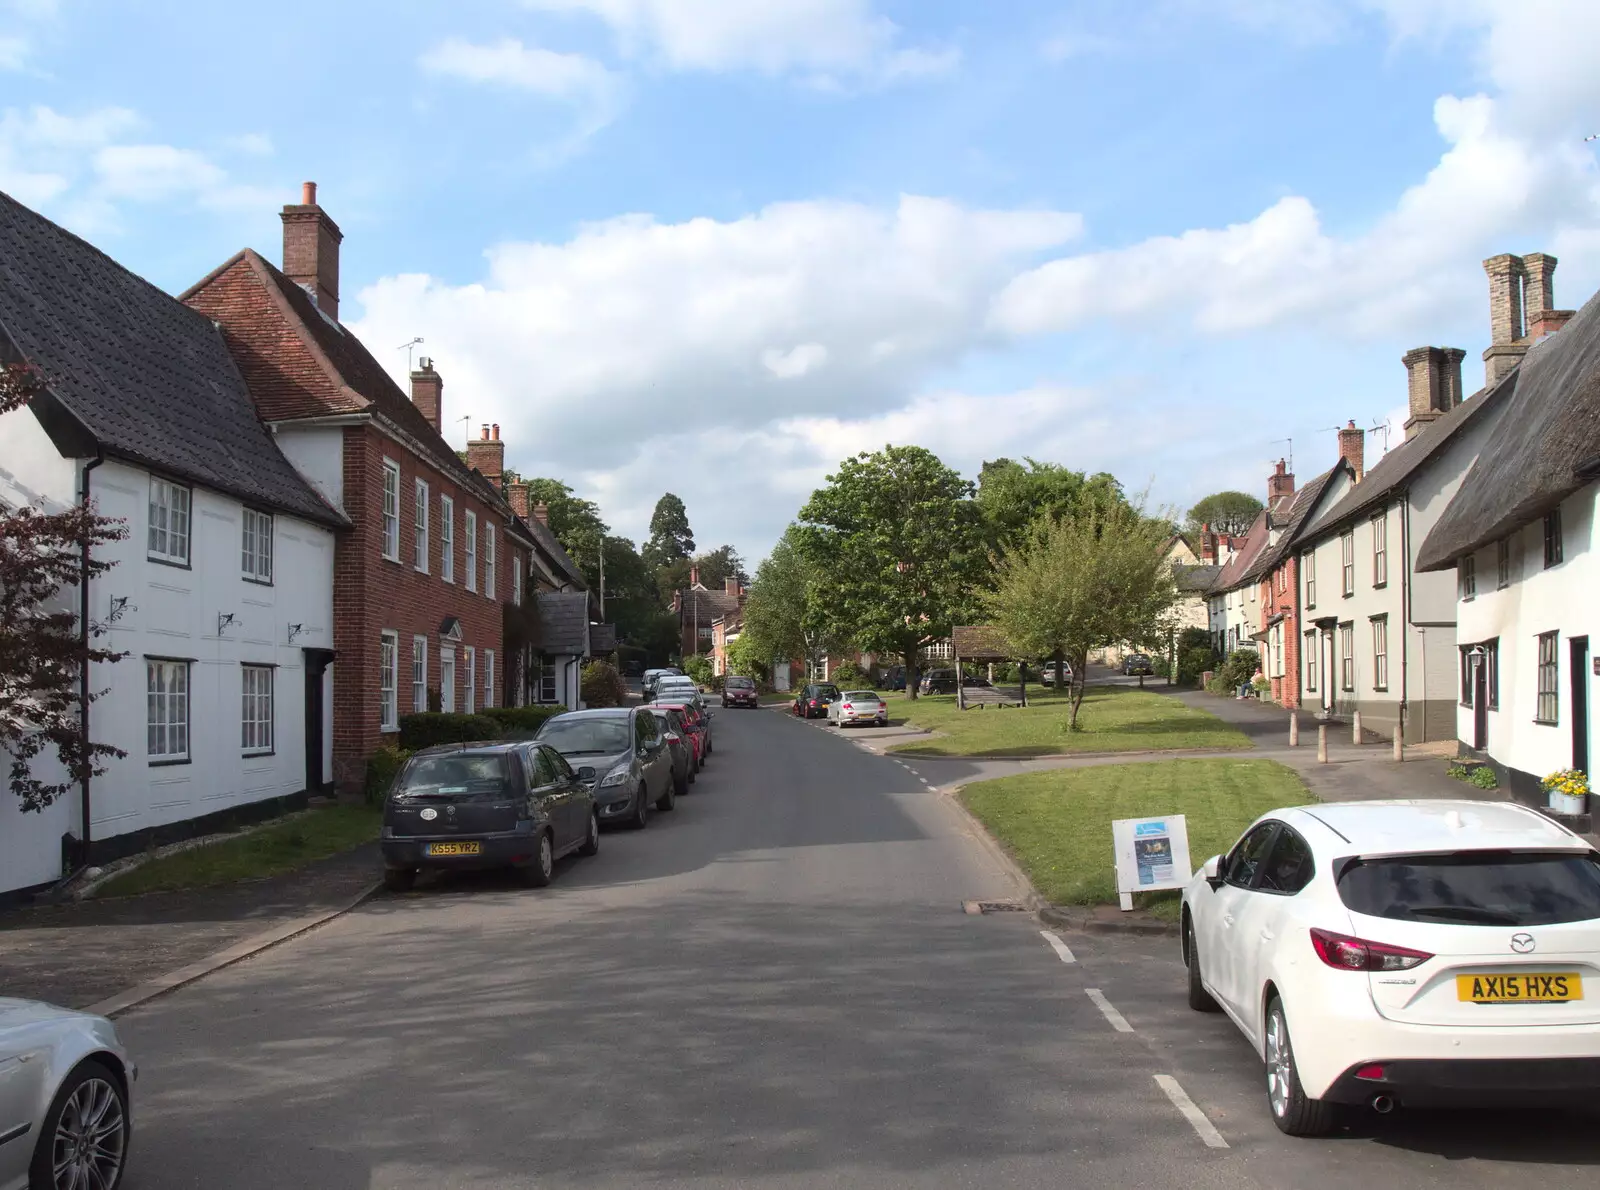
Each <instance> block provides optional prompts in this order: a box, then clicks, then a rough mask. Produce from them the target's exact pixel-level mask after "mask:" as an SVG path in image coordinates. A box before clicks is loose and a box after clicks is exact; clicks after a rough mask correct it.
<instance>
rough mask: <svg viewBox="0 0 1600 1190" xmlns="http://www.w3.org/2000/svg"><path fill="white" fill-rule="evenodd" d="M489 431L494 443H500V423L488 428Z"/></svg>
mask: <svg viewBox="0 0 1600 1190" xmlns="http://www.w3.org/2000/svg"><path fill="white" fill-rule="evenodd" d="M489 430H490V433H491V434H492V435H493V437H494V440H495V441H496V442H499V441H500V423H499V422H495V423H494V425H492V426H490V427H489Z"/></svg>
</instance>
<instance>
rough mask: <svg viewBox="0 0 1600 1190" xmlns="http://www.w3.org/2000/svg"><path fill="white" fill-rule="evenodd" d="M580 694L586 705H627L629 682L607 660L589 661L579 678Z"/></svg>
mask: <svg viewBox="0 0 1600 1190" xmlns="http://www.w3.org/2000/svg"><path fill="white" fill-rule="evenodd" d="M578 695H579V697H580V698H582V699H583V705H584V706H586V707H625V706H627V705H628V684H627V683H626V682H624V681H623V680H622V675H621V674H619V673H618V672H617V671H616V669H615V667H613V666H612V665H611V664H610V663H609V662H606V661H588V662H585V663H584V666H583V672H582V674H581V675H580V677H579V679H578Z"/></svg>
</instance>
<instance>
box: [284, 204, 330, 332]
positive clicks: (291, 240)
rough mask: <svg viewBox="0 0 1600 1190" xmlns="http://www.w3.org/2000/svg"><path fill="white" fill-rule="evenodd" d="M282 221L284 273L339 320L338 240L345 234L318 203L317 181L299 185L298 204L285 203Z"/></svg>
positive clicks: (324, 311)
mask: <svg viewBox="0 0 1600 1190" xmlns="http://www.w3.org/2000/svg"><path fill="white" fill-rule="evenodd" d="M280 218H281V219H282V220H283V272H284V275H285V276H287V277H288V278H289V280H291V281H293V282H294V283H295V284H296V285H298V286H300V287H301V288H302V289H304V290H305V291H306V292H307V293H309V294H310V295H311V298H312V300H313V301H315V302H316V303H317V308H318V309H319V310H321V311H322V312H323V313H324V314H326V315H327V316H328V317H329V318H332V319H333V320H334V321H335V322H337V321H338V320H339V242H340V241H341V240H343V239H344V233H343V232H341V231H340V230H339V225H338V224H337V223H335V222H334V221H333V220H332V219H330V218H328V213H327V212H326V211H324V210H323V209H322V208H321V207H319V206H318V205H317V184H316V183H315V182H307V183H305V185H304V186H303V187H302V188H301V193H300V205H299V206H293V205H290V206H286V207H284V208H283V211H282V213H281V215H280Z"/></svg>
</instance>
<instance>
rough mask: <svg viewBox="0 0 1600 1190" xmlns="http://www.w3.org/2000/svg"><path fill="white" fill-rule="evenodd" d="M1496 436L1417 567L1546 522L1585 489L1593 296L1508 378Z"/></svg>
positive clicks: (1591, 473)
mask: <svg viewBox="0 0 1600 1190" xmlns="http://www.w3.org/2000/svg"><path fill="white" fill-rule="evenodd" d="M1510 379H1511V381H1513V382H1514V383H1512V385H1511V392H1510V393H1509V394H1507V395H1506V396H1505V397H1503V398H1502V404H1503V405H1504V409H1503V411H1502V413H1501V415H1500V420H1499V423H1498V425H1497V426H1496V428H1495V433H1494V435H1493V437H1492V438H1491V439H1490V441H1489V442H1487V443H1486V444H1485V445H1484V448H1483V450H1482V451H1481V452H1479V454H1478V460H1477V462H1475V463H1474V464H1473V465H1472V469H1471V470H1470V471H1468V472H1467V475H1466V478H1465V479H1463V480H1462V481H1461V488H1460V490H1459V491H1458V492H1457V493H1456V495H1455V498H1454V499H1452V500H1451V501H1450V504H1449V506H1448V507H1446V508H1445V510H1444V515H1443V516H1441V517H1440V518H1439V521H1438V523H1437V524H1435V525H1434V527H1433V531H1432V532H1431V533H1429V534H1428V536H1427V538H1426V540H1424V541H1423V543H1422V548H1421V549H1420V550H1419V551H1418V552H1417V569H1418V570H1446V569H1449V568H1450V567H1451V566H1453V565H1455V561H1456V559H1457V558H1459V557H1461V556H1462V555H1463V554H1468V553H1471V552H1473V551H1474V550H1478V549H1482V548H1483V547H1484V546H1486V545H1488V544H1489V543H1490V542H1491V541H1495V540H1498V539H1499V538H1501V537H1504V536H1505V535H1506V534H1508V533H1510V532H1511V531H1513V530H1515V529H1518V528H1520V527H1522V526H1523V525H1526V524H1528V523H1529V522H1530V521H1532V520H1535V519H1536V518H1538V517H1540V516H1543V515H1544V514H1545V513H1546V512H1548V511H1550V509H1552V508H1554V507H1555V506H1556V505H1557V504H1559V503H1560V502H1561V501H1562V500H1563V499H1564V498H1566V497H1567V496H1569V495H1571V494H1572V493H1573V492H1575V491H1576V490H1577V489H1578V488H1580V487H1582V486H1583V485H1584V484H1585V483H1589V482H1592V481H1593V479H1594V478H1595V474H1596V471H1597V470H1600V468H1597V466H1596V463H1597V456H1600V294H1597V295H1596V296H1594V297H1591V298H1590V299H1589V300H1588V302H1587V303H1585V305H1584V307H1583V309H1582V310H1579V311H1578V313H1577V315H1576V316H1575V317H1574V318H1573V319H1572V321H1570V322H1568V323H1567V325H1566V326H1565V327H1563V328H1562V329H1561V330H1560V331H1558V332H1556V333H1555V334H1553V335H1551V336H1550V337H1548V338H1546V339H1542V340H1540V341H1539V342H1538V343H1535V344H1534V345H1533V347H1532V348H1531V349H1530V350H1529V351H1528V354H1527V355H1526V356H1524V357H1523V359H1522V362H1521V363H1520V364H1518V365H1517V368H1516V370H1515V371H1514V372H1512V373H1511V378H1510Z"/></svg>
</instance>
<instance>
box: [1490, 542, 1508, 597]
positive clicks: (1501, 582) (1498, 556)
mask: <svg viewBox="0 0 1600 1190" xmlns="http://www.w3.org/2000/svg"><path fill="white" fill-rule="evenodd" d="M1494 562H1495V586H1497V587H1499V588H1500V589H1501V590H1504V589H1505V588H1506V587H1509V586H1510V585H1511V539H1510V538H1509V537H1502V538H1501V539H1500V540H1499V541H1497V542H1495V544H1494Z"/></svg>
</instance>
